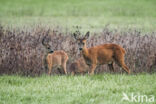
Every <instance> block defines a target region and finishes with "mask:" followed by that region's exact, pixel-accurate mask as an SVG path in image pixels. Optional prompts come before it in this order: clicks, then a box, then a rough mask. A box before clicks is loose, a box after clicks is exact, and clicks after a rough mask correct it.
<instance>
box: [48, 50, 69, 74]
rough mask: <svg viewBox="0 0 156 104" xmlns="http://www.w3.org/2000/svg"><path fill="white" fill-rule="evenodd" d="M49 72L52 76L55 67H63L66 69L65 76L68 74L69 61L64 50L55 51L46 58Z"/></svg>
mask: <svg viewBox="0 0 156 104" xmlns="http://www.w3.org/2000/svg"><path fill="white" fill-rule="evenodd" d="M46 61H47V64H48V69H49V72H48V74H49V75H50V74H51V71H52V68H53V67H61V68H63V69H64V72H65V74H67V70H66V63H67V61H68V55H67V53H65V52H64V51H62V50H59V51H54V52H53V53H49V54H48V55H47V58H46Z"/></svg>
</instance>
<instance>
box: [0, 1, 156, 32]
mask: <svg viewBox="0 0 156 104" xmlns="http://www.w3.org/2000/svg"><path fill="white" fill-rule="evenodd" d="M155 4H156V0H85V1H84V0H46V1H45V0H0V11H1V13H0V22H1V23H2V25H5V26H12V27H21V26H28V27H31V25H36V24H42V25H48V26H61V27H69V28H72V26H76V25H79V26H82V28H83V29H91V30H98V31H99V30H101V29H102V28H104V26H105V25H106V24H110V28H116V29H125V28H137V29H139V30H144V31H155V29H156V19H155V18H156V12H155V11H156V6H155Z"/></svg>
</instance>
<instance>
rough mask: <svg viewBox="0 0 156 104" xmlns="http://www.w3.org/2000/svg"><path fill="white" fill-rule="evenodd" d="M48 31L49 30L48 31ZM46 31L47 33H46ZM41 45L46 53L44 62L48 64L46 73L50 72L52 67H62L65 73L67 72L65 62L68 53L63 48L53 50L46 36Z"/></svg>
mask: <svg viewBox="0 0 156 104" xmlns="http://www.w3.org/2000/svg"><path fill="white" fill-rule="evenodd" d="M48 32H49V31H48ZM48 32H47V35H48ZM42 45H43V46H44V47H45V48H46V49H47V52H48V55H47V56H46V63H47V65H48V70H49V71H48V74H49V75H50V74H51V71H52V68H53V67H57V68H63V70H64V72H65V74H67V69H66V64H67V61H68V55H67V53H66V52H64V51H63V50H58V51H53V50H52V49H51V46H50V45H49V44H48V43H47V42H46V36H45V37H44V38H43V40H42Z"/></svg>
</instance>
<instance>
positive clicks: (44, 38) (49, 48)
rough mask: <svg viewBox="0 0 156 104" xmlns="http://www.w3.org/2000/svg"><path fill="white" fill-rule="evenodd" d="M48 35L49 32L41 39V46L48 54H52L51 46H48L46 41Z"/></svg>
mask: <svg viewBox="0 0 156 104" xmlns="http://www.w3.org/2000/svg"><path fill="white" fill-rule="evenodd" d="M48 33H49V30H48V31H47V32H46V35H45V36H44V37H43V39H42V45H43V46H44V47H45V48H46V49H47V52H48V53H53V52H54V51H53V50H52V49H51V46H50V45H49V43H48V42H47V41H46V38H47V36H48Z"/></svg>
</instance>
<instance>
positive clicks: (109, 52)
mask: <svg viewBox="0 0 156 104" xmlns="http://www.w3.org/2000/svg"><path fill="white" fill-rule="evenodd" d="M73 35H74V38H75V39H76V41H77V43H78V47H79V50H80V51H81V53H82V55H83V57H84V59H85V62H86V64H88V65H89V66H90V68H91V69H90V70H89V74H90V75H93V74H94V70H95V68H96V66H97V65H102V64H108V66H109V69H111V70H113V71H114V67H113V63H114V62H116V63H117V64H118V65H119V66H120V67H122V68H123V69H124V70H125V71H126V72H127V73H128V74H130V70H129V68H128V67H127V66H126V65H125V62H124V55H125V50H124V49H123V48H122V47H121V46H119V45H117V44H102V45H98V46H94V47H91V48H87V45H86V40H87V39H88V37H89V32H87V33H86V35H85V36H84V37H83V38H80V37H77V35H80V32H79V31H76V33H74V34H73Z"/></svg>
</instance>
